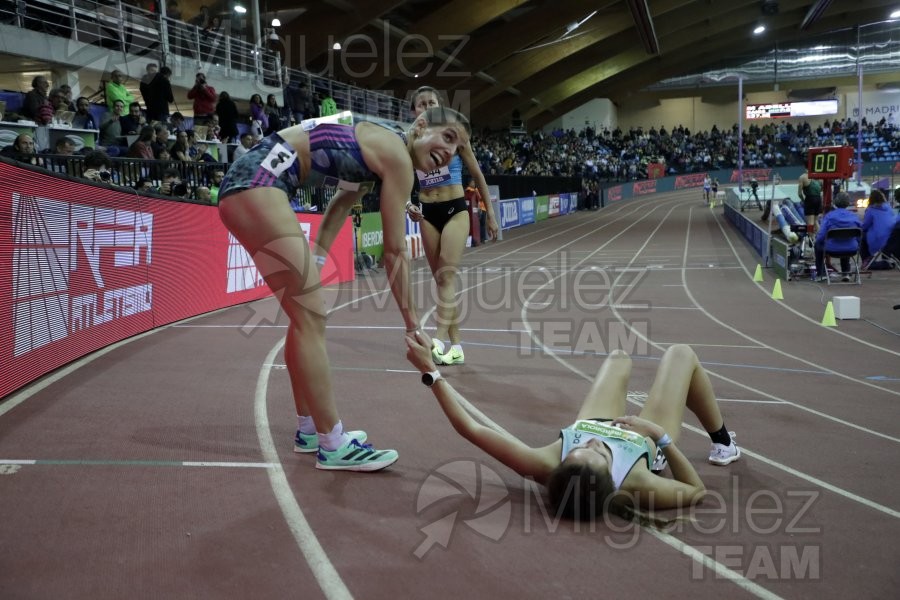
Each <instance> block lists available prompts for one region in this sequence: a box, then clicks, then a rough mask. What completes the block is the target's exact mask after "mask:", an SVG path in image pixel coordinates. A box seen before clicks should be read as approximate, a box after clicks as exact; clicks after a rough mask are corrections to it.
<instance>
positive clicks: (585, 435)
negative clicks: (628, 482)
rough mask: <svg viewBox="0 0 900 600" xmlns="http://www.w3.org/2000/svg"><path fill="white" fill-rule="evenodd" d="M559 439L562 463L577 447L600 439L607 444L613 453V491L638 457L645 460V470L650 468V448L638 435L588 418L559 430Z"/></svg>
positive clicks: (645, 440)
mask: <svg viewBox="0 0 900 600" xmlns="http://www.w3.org/2000/svg"><path fill="white" fill-rule="evenodd" d="M560 437H561V438H562V456H560V460H565V459H566V457H567V456H568V455H569V452H571V451H572V450H573V449H575V448H576V447H578V446H583V445H584V444H585V443H587V442H589V441H590V440H591V439H599V440H600V441H602V442H603V443H604V444H606V446H607V447H608V448H609V450H610V452H611V453H612V468H611V469H610V475H611V476H612V480H613V485H614V486H615V487H616V489H619V488H621V487H622V482H623V481H625V477H627V476H628V474H629V473H630V472H631V469H632V468H633V467H634V465H635V464H637V462H638V461H639V460H641V458H644V459H645V460H646V461H647V468H648V469H649V468H650V455H651V453H652V449H651V448H650V444H649V443H648V442H647V439H646V438H645V437H644V436H642V435H641V434H639V433H636V432H634V431H628V430H626V429H619V428H618V427H616V426H615V425H613V424H611V423H603V422H599V421H591V420H587V419H584V420H579V421H575V423H573V424H572V425H570V426H568V427H566V428H565V429H562V430H561V431H560Z"/></svg>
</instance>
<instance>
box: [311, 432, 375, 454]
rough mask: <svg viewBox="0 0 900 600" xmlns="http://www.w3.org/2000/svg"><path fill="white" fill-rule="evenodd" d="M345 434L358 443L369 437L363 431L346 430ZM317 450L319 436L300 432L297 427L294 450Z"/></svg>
mask: <svg viewBox="0 0 900 600" xmlns="http://www.w3.org/2000/svg"><path fill="white" fill-rule="evenodd" d="M347 435H349V436H350V437H352V438H353V439H355V440H357V441H359V443H360V444H362V443H364V442H365V441H366V440H367V439H369V436H368V435H366V432H365V431H348V432H347ZM318 451H319V436H318V435H317V434H315V433H300V430H299V429H298V430H297V434H296V435H295V436H294V452H296V453H297V454H312V453H313V452H318Z"/></svg>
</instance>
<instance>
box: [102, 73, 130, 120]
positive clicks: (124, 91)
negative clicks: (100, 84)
mask: <svg viewBox="0 0 900 600" xmlns="http://www.w3.org/2000/svg"><path fill="white" fill-rule="evenodd" d="M124 80H125V76H124V75H123V74H122V71H120V70H118V69H114V70H113V72H112V73H111V74H110V80H109V81H108V82H106V88H104V91H105V93H106V105H107V106H108V107H109V109H110V110H112V109H113V106H114V105H115V103H116V102H121V103H122V106H123V107H125V106H129V105H130V104H131V103H132V102H134V96H132V95H131V92H129V91H128V88H126V87H125V85H124V84H123V83H122V82H123V81H124Z"/></svg>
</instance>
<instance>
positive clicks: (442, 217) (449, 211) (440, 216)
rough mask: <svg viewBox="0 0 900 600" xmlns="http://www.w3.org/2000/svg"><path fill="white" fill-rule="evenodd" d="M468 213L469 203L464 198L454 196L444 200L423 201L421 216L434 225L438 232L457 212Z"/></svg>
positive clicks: (442, 229)
mask: <svg viewBox="0 0 900 600" xmlns="http://www.w3.org/2000/svg"><path fill="white" fill-rule="evenodd" d="M461 212H463V213H468V212H469V205H468V204H467V203H466V199H465V198H455V199H453V200H445V201H444V202H423V203H422V216H423V217H425V220H426V221H428V222H429V223H431V224H432V225H434V228H435V229H437V230H438V231H439V232H441V231H444V227H445V226H446V225H447V223H449V222H450V219H452V218H453V217H455V216H456V215H457V213H461Z"/></svg>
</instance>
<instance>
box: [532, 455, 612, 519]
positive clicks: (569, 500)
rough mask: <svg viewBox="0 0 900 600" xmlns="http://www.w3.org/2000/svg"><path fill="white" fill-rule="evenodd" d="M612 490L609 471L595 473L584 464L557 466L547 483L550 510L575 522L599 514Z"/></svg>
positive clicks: (606, 505) (607, 503)
mask: <svg viewBox="0 0 900 600" xmlns="http://www.w3.org/2000/svg"><path fill="white" fill-rule="evenodd" d="M615 491H616V488H615V485H613V480H612V475H610V473H609V471H607V472H606V473H598V472H597V471H596V470H594V469H593V468H591V467H590V466H589V465H586V464H583V463H569V464H567V463H565V462H563V463H560V464H559V465H558V466H557V467H556V468H555V469H553V471H552V472H551V473H550V477H549V479H548V480H547V493H548V495H549V499H550V507H551V508H552V509H553V510H554V511H555V514H556V515H557V516H561V517H564V518H566V519H573V520H576V521H588V520H591V519H593V518H594V517H597V516H599V515H602V514H603V512H604V510H605V509H606V508H607V507H608V505H609V499H610V498H611V497H612V495H613V494H614V493H615Z"/></svg>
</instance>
